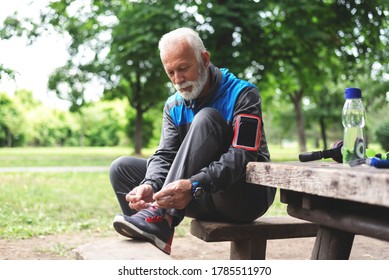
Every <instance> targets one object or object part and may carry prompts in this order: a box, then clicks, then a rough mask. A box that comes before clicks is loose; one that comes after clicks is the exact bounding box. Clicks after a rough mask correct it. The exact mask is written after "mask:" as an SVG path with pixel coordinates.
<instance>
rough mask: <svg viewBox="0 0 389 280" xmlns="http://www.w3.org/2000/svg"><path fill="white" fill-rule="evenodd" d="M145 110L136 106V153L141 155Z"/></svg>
mask: <svg viewBox="0 0 389 280" xmlns="http://www.w3.org/2000/svg"><path fill="white" fill-rule="evenodd" d="M142 115H143V111H142V109H141V108H140V106H139V107H138V108H136V120H135V135H134V138H135V154H137V155H140V154H142V145H143V141H142V124H143V117H142Z"/></svg>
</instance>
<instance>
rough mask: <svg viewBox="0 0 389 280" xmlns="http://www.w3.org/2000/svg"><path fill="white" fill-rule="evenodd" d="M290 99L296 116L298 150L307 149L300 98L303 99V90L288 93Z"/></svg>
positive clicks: (303, 150) (304, 150)
mask: <svg viewBox="0 0 389 280" xmlns="http://www.w3.org/2000/svg"><path fill="white" fill-rule="evenodd" d="M290 97H291V100H292V102H293V105H294V109H295V113H296V115H295V117H296V128H297V136H298V140H299V146H300V152H306V151H307V143H306V138H305V128H304V117H303V111H302V99H303V90H299V91H295V92H294V93H293V94H290Z"/></svg>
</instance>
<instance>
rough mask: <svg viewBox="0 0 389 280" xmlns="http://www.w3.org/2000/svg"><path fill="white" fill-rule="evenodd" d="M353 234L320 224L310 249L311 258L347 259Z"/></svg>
mask: <svg viewBox="0 0 389 280" xmlns="http://www.w3.org/2000/svg"><path fill="white" fill-rule="evenodd" d="M353 241H354V234H352V233H349V232H345V231H341V230H337V229H332V228H328V227H324V226H320V227H319V230H318V232H317V236H316V240H315V245H314V248H313V251H312V256H311V259H312V260H348V259H349V257H350V252H351V247H352V245H353Z"/></svg>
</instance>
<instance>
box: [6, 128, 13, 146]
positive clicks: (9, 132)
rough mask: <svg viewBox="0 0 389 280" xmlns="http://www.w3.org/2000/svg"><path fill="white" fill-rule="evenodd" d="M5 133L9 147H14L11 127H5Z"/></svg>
mask: <svg viewBox="0 0 389 280" xmlns="http://www.w3.org/2000/svg"><path fill="white" fill-rule="evenodd" d="M5 133H6V135H7V147H9V148H12V133H11V131H10V129H8V128H7V127H6V128H5Z"/></svg>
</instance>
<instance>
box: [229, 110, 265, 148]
mask: <svg viewBox="0 0 389 280" xmlns="http://www.w3.org/2000/svg"><path fill="white" fill-rule="evenodd" d="M234 134H235V135H234V140H233V146H234V147H237V148H244V149H248V150H255V149H258V147H259V140H260V119H259V117H257V116H250V115H247V116H244V115H241V116H239V117H238V118H237V122H236V124H235V133H234Z"/></svg>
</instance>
